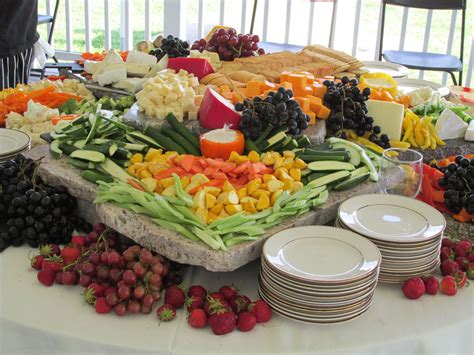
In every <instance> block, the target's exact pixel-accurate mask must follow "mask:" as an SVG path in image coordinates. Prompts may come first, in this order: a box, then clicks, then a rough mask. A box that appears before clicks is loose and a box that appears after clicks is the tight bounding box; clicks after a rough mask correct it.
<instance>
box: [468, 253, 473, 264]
mask: <svg viewBox="0 0 474 355" xmlns="http://www.w3.org/2000/svg"><path fill="white" fill-rule="evenodd" d="M468 259H469V262H470V263H474V251H471V254H469V257H468Z"/></svg>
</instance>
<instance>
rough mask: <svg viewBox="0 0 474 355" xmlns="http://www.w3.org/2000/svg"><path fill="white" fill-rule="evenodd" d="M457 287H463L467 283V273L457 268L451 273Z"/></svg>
mask: <svg viewBox="0 0 474 355" xmlns="http://www.w3.org/2000/svg"><path fill="white" fill-rule="evenodd" d="M452 276H453V277H454V280H455V281H456V286H457V287H458V288H463V287H464V286H465V285H466V283H467V274H466V273H465V272H464V271H461V270H458V271H456V272H455V273H454V274H453V275H452Z"/></svg>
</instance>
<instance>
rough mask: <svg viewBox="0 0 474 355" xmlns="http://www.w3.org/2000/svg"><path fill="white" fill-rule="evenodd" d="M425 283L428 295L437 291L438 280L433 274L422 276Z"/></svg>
mask: <svg viewBox="0 0 474 355" xmlns="http://www.w3.org/2000/svg"><path fill="white" fill-rule="evenodd" d="M423 282H424V283H425V292H426V293H427V294H429V295H436V294H437V293H438V288H439V282H438V279H437V278H436V277H434V276H433V275H430V276H425V277H423Z"/></svg>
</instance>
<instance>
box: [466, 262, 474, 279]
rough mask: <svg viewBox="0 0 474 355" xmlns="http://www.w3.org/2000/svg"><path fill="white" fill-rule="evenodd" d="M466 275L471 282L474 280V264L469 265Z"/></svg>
mask: <svg viewBox="0 0 474 355" xmlns="http://www.w3.org/2000/svg"><path fill="white" fill-rule="evenodd" d="M466 274H467V278H468V279H469V280H474V262H470V263H469V266H468V267H467V271H466Z"/></svg>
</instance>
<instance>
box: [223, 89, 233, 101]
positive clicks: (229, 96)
mask: <svg viewBox="0 0 474 355" xmlns="http://www.w3.org/2000/svg"><path fill="white" fill-rule="evenodd" d="M221 95H222V97H224V98H226V99H227V100H230V101H232V98H233V96H234V94H233V93H232V92H231V91H222V90H221Z"/></svg>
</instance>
